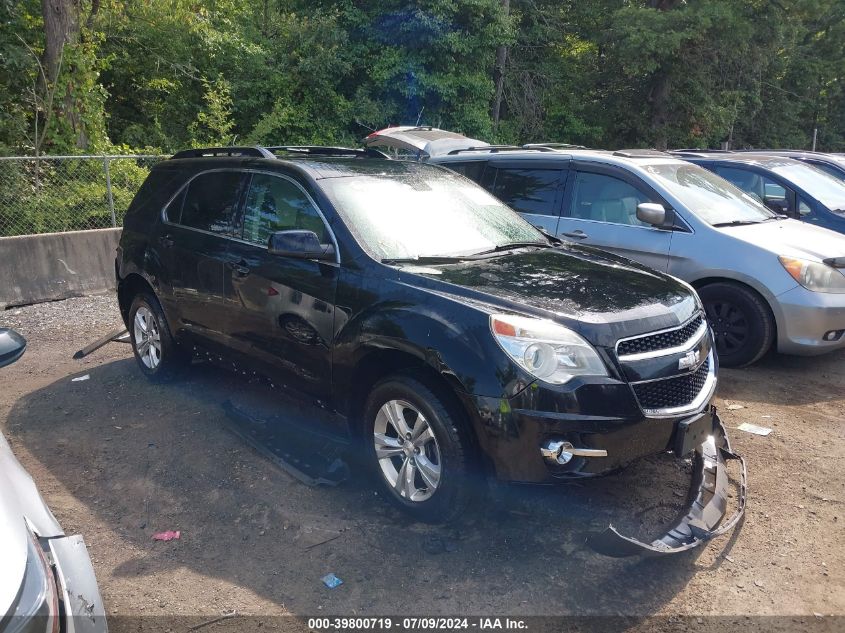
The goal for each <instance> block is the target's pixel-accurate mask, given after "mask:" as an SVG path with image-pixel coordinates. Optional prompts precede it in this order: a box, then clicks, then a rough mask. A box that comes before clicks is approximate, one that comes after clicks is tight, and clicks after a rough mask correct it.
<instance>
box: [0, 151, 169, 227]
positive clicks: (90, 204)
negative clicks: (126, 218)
mask: <svg viewBox="0 0 845 633" xmlns="http://www.w3.org/2000/svg"><path fill="white" fill-rule="evenodd" d="M166 158H167V156H149V155H137V156H40V157H38V158H34V157H32V156H8V157H6V156H4V157H0V237H7V236H11V235H30V234H33V233H54V232H62V231H82V230H85V229H104V228H108V227H115V226H121V225H122V224H123V215H124V214H125V213H126V209H127V208H128V207H129V203H130V202H131V201H132V198H133V196H134V195H135V193H136V192H137V191H138V189H139V188H140V186H141V183H143V182H144V179H145V178H146V177H147V174H148V173H149V171H150V168H151V167H152V166H153V165H154V164H155V163H157V162H158V161H160V160H164V159H166Z"/></svg>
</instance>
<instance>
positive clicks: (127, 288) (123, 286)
mask: <svg viewBox="0 0 845 633" xmlns="http://www.w3.org/2000/svg"><path fill="white" fill-rule="evenodd" d="M141 292H149V293H150V294H152V295H153V296H154V297H156V298H158V297H157V295H156V291H155V289H154V288H153V286H152V284H151V283H150V282H149V281H147V280H146V279H145V278H144V276H143V275H141V274H139V273H129V274H128V275H126V277H124V278H123V279H121V280H120V281H119V282H118V284H117V304H118V307H119V308H120V316H121V318H122V319H123V323H124V325H126V327H129V309H130V308H131V307H132V300H133V299H134V298H135V297H136V296H137V295H138V294H139V293H141Z"/></svg>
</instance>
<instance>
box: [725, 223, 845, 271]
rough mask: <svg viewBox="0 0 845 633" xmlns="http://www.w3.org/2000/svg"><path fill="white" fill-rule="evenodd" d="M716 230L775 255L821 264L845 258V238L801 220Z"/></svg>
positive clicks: (726, 227)
mask: <svg viewBox="0 0 845 633" xmlns="http://www.w3.org/2000/svg"><path fill="white" fill-rule="evenodd" d="M716 230H718V231H721V232H723V233H725V234H727V235H730V236H731V237H734V238H736V239H738V240H741V241H743V242H746V243H748V244H753V245H754V246H757V247H759V248H762V249H765V250H767V251H770V252H771V253H774V254H775V255H786V256H788V257H801V258H804V259H812V260H816V261H821V260H823V259H827V258H829V257H845V235H843V234H841V233H837V232H835V231H831V230H829V229H825V228H822V227H820V226H815V225H813V224H808V223H807V222H801V221H799V220H792V219H787V220H778V221H774V220H773V221H770V222H762V223H760V224H750V225H746V226H723V227H718V228H717V229H716Z"/></svg>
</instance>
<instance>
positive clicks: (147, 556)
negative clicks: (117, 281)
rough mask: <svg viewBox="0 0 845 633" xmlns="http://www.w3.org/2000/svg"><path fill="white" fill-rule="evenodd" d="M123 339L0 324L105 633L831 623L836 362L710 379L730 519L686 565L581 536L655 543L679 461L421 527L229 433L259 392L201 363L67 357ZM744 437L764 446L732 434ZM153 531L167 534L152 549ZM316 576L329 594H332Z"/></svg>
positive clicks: (63, 315)
mask: <svg viewBox="0 0 845 633" xmlns="http://www.w3.org/2000/svg"><path fill="white" fill-rule="evenodd" d="M118 324H119V317H118V314H117V309H116V306H115V305H114V301H113V299H112V297H111V296H101V297H87V298H81V299H70V300H67V301H63V302H56V303H49V304H42V305H38V306H30V307H25V308H18V309H11V310H7V311H5V312H0V325H1V326H5V327H14V328H16V329H18V330H19V331H20V332H21V333H22V334H24V335H25V336H26V337H27V339H28V340H29V347H28V350H27V353H26V355H25V356H24V357H23V358H22V359H21V360H20V361H19V362H18V363H17V364H15V365H13V366H11V367H9V368H6V369H4V370H2V374H0V375H1V376H2V378H1V379H2V389H0V430H2V432H3V433H4V434H5V435H6V436H7V437H8V439H9V441H10V443H11V445H12V448H13V449H14V451H15V452H16V454H17V455H18V458H19V459H20V461H21V462H22V463H23V465H24V466H25V467H26V468H27V469H28V470H29V472H30V473H31V474H32V475H33V477H34V478H35V480H36V482H37V484H38V486H39V488H40V490H41V492H42V494H43V496H44V497H45V499H46V501H47V503H48V504H49V505H50V507H51V508H52V510H53V512H54V513H55V515H56V517H57V518H58V519H59V521H60V522H61V523H62V525H63V526H64V528H65V531H66V532H67V533H81V534H83V535H84V537H85V541H86V543H87V544H88V548H89V551H90V553H91V556H92V559H93V561H94V567H95V570H96V572H97V576H98V580H99V584H100V589H101V592H102V594H103V598H104V601H105V604H106V610H107V613H108V614H109V615H110V616H115V617H113V618H112V621H111V626H112V630H113V631H116V630H135V629H136V628H138V627H137V622H134V621H132V622H133V623H132V624H130V620H126V619H121V617H120V616H145V617H149V616H173V615H185V616H197V617H200V616H201V617H202V618H203V619H211V618H215V617H217V616H220V615H221V614H223V613H227V612H231V611H237V612H238V613H239V614H249V615H253V616H260V617H269V616H274V615H280V614H288V615H293V616H296V617H295V618H291V619H290V621H291V623H293V624H297V625H298V626H300V627H304V626H305V622H306V619H307V618H308V617H311V616H320V615H323V614H326V615H341V616H352V615H378V614H382V615H387V614H393V615H397V614H416V615H447V614H452V615H456V614H462V615H514V616H517V615H521V616H527V615H573V616H575V615H580V616H590V615H610V616H632V617H633V618H634V619H633V621H631V620H628V621H627V622H628V624H626V625H625V626H623V627H620V628H627V627H628V626H629V624H631V623H633V626H634V627H636V624H637V622H640V623H642V622H648V623H649V627H650V628H653V627H654V626H655V623H657V622H659V623H662V624H664V625H665V626H667V627H668V626H669V625H670V624H672V623H673V622H674V623H677V622H678V621H679V620H683V622H685V623H686V625H688V624H690V623H692V624H695V623H698V624H699V625H703V626H706V624H707V623H708V622H713V621H714V620H713V619H712V618H707V617H706V616H714V615H720V616H730V618H728V619H726V620H725V622H731V623H733V624H734V625H736V624H741V625H742V626H743V627H744V628H759V629H761V630H768V629H770V628H772V625H773V624H774V623H780V624H781V625H782V627H783V628H784V630H811V629H812V630H818V625H819V622H836V623H837V624H836V625H834V626H833V628H831V630H835V629H836V628H838V627H839V626H843V623H845V619H843V616H845V545H843V537H845V531H843V527H844V526H845V507H843V501H844V500H845V468H843V463H845V353H842V352H839V353H836V354H832V355H828V356H824V357H819V358H796V357H785V356H778V355H770V356H769V357H767V358H766V359H764V360H763V362H761V363H760V364H758V365H757V366H755V367H753V368H750V369H743V370H723V371H722V372H721V380H720V385H719V391H718V397H717V405H718V406H719V408H720V412H721V414H722V419H723V420H724V422H725V424H726V426H727V427H728V431H729V433H730V435H731V438H732V442H733V445H734V448H735V449H736V450H737V451H738V452H740V453H741V454H743V455H744V456H745V458H746V460H747V462H748V473H749V501H748V510H747V513H746V518H745V520H744V522H743V523H742V524H741V525H740V526H739V527H738V529H736V530H735V531H734V532H733V533H732V534H730V535H727V536H724V537H720V538H718V539H716V540H715V541H713V542H711V543H709V544H708V545H707V546H706V547H704V548H699V549H698V550H695V551H694V552H692V553H689V554H684V555H681V556H675V557H670V558H666V559H661V560H641V559H637V558H632V559H622V560H618V559H611V558H606V557H603V556H600V555H598V554H595V553H593V552H592V550H590V549H588V548H587V547H586V546H585V545H584V541H585V539H586V536H587V535H588V534H589V533H591V532H595V531H599V530H601V529H603V528H604V527H605V526H606V525H607V524H608V522H613V523H614V525H621V526H623V527H626V528H628V529H631V530H634V531H635V532H636V533H638V534H639V535H641V536H647V535H649V534H651V535H655V534H657V533H659V531H660V529H661V526H663V527H664V528H665V526H666V525H667V524H668V522H669V521H670V520H671V519H672V517H673V516H674V512H675V511H676V510H677V509H678V508H679V507H680V505H679V504H680V503H681V502H682V497H683V496H684V495H685V492H686V488H687V486H688V474H687V473H688V470H689V468H688V465H685V464H683V463H682V462H679V461H677V460H674V459H673V458H672V457H671V456H661V457H657V458H654V459H650V460H644V461H641V462H639V463H636V464H634V465H632V466H631V467H629V468H628V469H626V470H625V471H624V472H623V473H621V474H619V475H614V476H611V477H607V478H603V479H601V480H592V481H587V482H583V483H580V484H577V485H576V484H572V485H564V486H559V487H553V488H535V487H516V488H514V487H508V488H497V490H496V492H495V494H493V495H491V496H490V497H489V498H487V499H485V500H484V502H483V503H482V504H481V507H480V509H479V510H477V511H475V512H473V513H472V514H471V515H470V516H469V517H467V518H466V520H464V521H463V522H462V523H461V524H460V525H457V526H452V527H448V528H443V527H439V528H438V527H432V526H427V525H421V524H418V523H414V522H412V521H410V520H408V519H407V518H405V517H404V516H403V515H401V514H400V513H398V512H397V511H394V510H393V509H392V508H390V507H388V506H387V505H386V503H384V501H383V500H382V499H381V498H380V497H379V496H378V495H377V494H376V493H375V492H374V489H373V488H372V486H371V485H370V483H369V482H368V481H367V479H366V478H364V477H362V476H361V475H360V474H359V473H358V472H357V471H355V470H354V469H353V476H352V477H351V478H350V479H349V480H348V481H346V482H344V483H343V484H341V485H340V486H338V487H335V488H324V487H318V488H312V487H308V486H306V485H304V484H302V483H300V482H299V481H297V480H295V479H293V478H292V477H290V476H289V475H287V474H285V473H284V472H282V471H280V470H279V469H278V468H277V467H276V466H274V465H273V464H272V463H271V462H270V461H268V460H267V459H265V458H264V457H262V456H261V455H259V454H257V453H256V451H255V450H253V449H252V448H251V447H249V446H248V445H246V444H245V443H244V442H243V441H241V440H240V439H238V438H237V437H235V436H234V435H233V434H231V433H230V432H229V431H228V430H227V419H226V416H225V414H224V412H223V410H222V408H221V403H222V402H223V401H224V400H226V399H227V398H228V397H230V396H231V395H232V394H238V393H241V392H243V391H248V390H253V391H254V390H256V389H257V390H259V391H260V390H262V389H263V390H264V392H265V396H266V397H267V398H270V399H273V398H275V397H276V394H274V393H272V391H271V390H269V389H268V388H266V387H265V386H263V385H255V384H249V383H247V381H246V379H245V378H244V377H242V376H238V375H236V374H234V373H232V372H229V371H225V370H222V369H220V368H216V367H213V366H207V365H206V366H203V365H200V366H195V367H194V370H193V371H192V372H191V373H190V375H189V376H188V377H186V378H185V379H184V380H182V381H180V382H177V383H175V384H171V385H166V386H158V385H153V384H151V383H149V382H148V381H146V380H145V379H144V378H143V377H142V376H141V374H140V372H139V371H138V370H137V369H136V367H135V361H134V359H133V358H132V356H131V351H130V349H129V347H128V346H127V345H120V344H110V345H107V346H106V347H105V348H103V349H101V350H99V351H98V352H95V353H94V354H93V355H91V356H89V357H87V358H85V359H83V360H81V361H74V360H72V359H71V356H72V354H73V352H74V351H76V350H77V349H79V348H81V347H83V346H84V345H85V344H87V343H89V342H91V341H92V340H93V339H95V338H97V337H98V336H99V335H101V334H102V333H104V332H107V331H108V330H109V328H110V327H111V326H114V325H118ZM85 374H87V375H89V376H90V378H89V379H88V380H85V381H81V382H72V381H71V378H73V377H76V376H81V375H85ZM279 401H280V403H281V404H280V405H279V406H280V407H284V406H285V405H284V403H283V399H282V398H280V399H279ZM729 405H732V406H729ZM740 407H741V408H740ZM745 421H747V422H752V423H754V424H759V425H762V426H767V427H770V428H772V429H773V432H772V434H771V435H769V436H768V437H760V436H756V435H751V434H748V433H744V432H742V431H739V430H736V428H735V427H736V426H737V425H738V424H740V423H742V422H745ZM732 472H733V473H734V474H735V473H736V470H735V469H734V470H733V471H732ZM162 530H180V531H181V539H179V540H178V541H172V542H169V543H165V542H155V541H153V540H152V539H151V536H152V534H153V533H154V532H158V531H162ZM329 572H334V573H335V574H336V575H337V576H339V577H340V578H341V579H343V585H341V586H340V587H338V588H336V589H328V588H326V587H325V586H324V585H323V583H322V582H321V580H320V579H321V577H322V576H324V575H325V574H327V573H329ZM646 616H667V617H658V618H654V619H649V620H645V619H644V618H645V617H646ZM678 616H680V618H679V617H678ZM685 616H692V617H691V618H686V617H685ZM746 616H752V617H751V618H750V619H749V618H747V617H746ZM754 616H781V617H780V618H762V617H754ZM831 616H839V617H831ZM151 619H154V618H151ZM222 624H225V622H224V623H221V625H222ZM755 624H756V626H755ZM814 627H815V628H814ZM222 628H223V627H222V626H218V625H213V626H212V627H209V628H206V629H204V630H216V629H222ZM724 628H727V627H720V630H724ZM730 628H734V626H731V627H730ZM227 630H233V629H227ZM714 630H715V629H714ZM839 630H842V629H841V628H840V629H839Z"/></svg>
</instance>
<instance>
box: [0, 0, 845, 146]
mask: <svg viewBox="0 0 845 633" xmlns="http://www.w3.org/2000/svg"><path fill="white" fill-rule="evenodd" d="M63 12H64V13H63ZM57 15H62V16H63V20H64V21H60V23H59V24H58V27H57V21H56V16H57ZM57 28H58V29H59V31H61V29H64V35H63V39H62V40H60V41H58V45H59V48H58V49H57V48H56V42H57V41H56V35H55V34H56V32H57V31H56V29H57ZM51 29H52V31H51ZM49 33H52V34H53V35H52V40H51V39H50V37H51V36H50V35H49ZM843 41H845V0H686V1H685V0H590V2H583V1H580V0H511V1H510V2H508V1H507V0H422V1H420V2H415V3H407V2H400V1H398V0H382V1H380V2H362V1H360V0H124V1H119V0H0V85H2V87H3V89H2V90H0V152H2V153H5V154H34V153H36V152H37V153H39V154H58V153H81V152H97V153H102V152H106V151H108V152H124V151H160V152H169V151H172V150H174V149H177V148H181V147H185V146H190V145H202V144H216V143H224V144H230V143H232V142H237V143H264V144H281V143H289V144H293V143H343V144H355V143H356V142H357V141H358V140H360V138H361V137H362V136H364V135H365V134H367V133H368V131H369V130H370V129H374V128H381V127H384V126H387V125H389V124H413V123H417V122H419V123H422V124H431V125H436V126H440V127H445V128H450V129H457V130H460V131H463V132H465V133H467V134H470V135H474V136H478V137H481V138H484V139H490V140H499V141H508V142H516V141H519V142H528V141H540V140H546V141H558V142H571V143H582V144H586V145H590V146H598V147H619V146H655V147H665V146H669V147H672V146H675V147H678V146H684V147H689V146H701V147H705V146H718V145H719V144H720V143H722V142H725V141H732V143H733V145H734V146H737V147H739V146H749V147H753V146H757V147H760V146H784V147H786V146H790V147H809V146H810V145H811V143H812V137H813V130H814V129H815V128H818V135H819V137H818V142H819V147H820V148H822V149H827V150H840V151H841V150H845V94H843V82H842V81H840V78H843V75H845V47H843ZM50 42H52V44H53V46H52V48H51V46H50ZM497 52H500V53H501V55H500V56H499V59H500V60H504V65H503V66H501V67H500V66H498V65H497ZM497 70H501V71H502V72H501V73H498V72H497ZM499 75H501V77H502V80H501V88H502V90H501V94H502V98H501V103H500V106H501V107H500V108H494V101H496V99H495V96H494V95H495V94H496V77H498V76H499ZM496 111H499V113H500V115H499V119H498V120H495V119H494V114H493V113H494V112H496Z"/></svg>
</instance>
